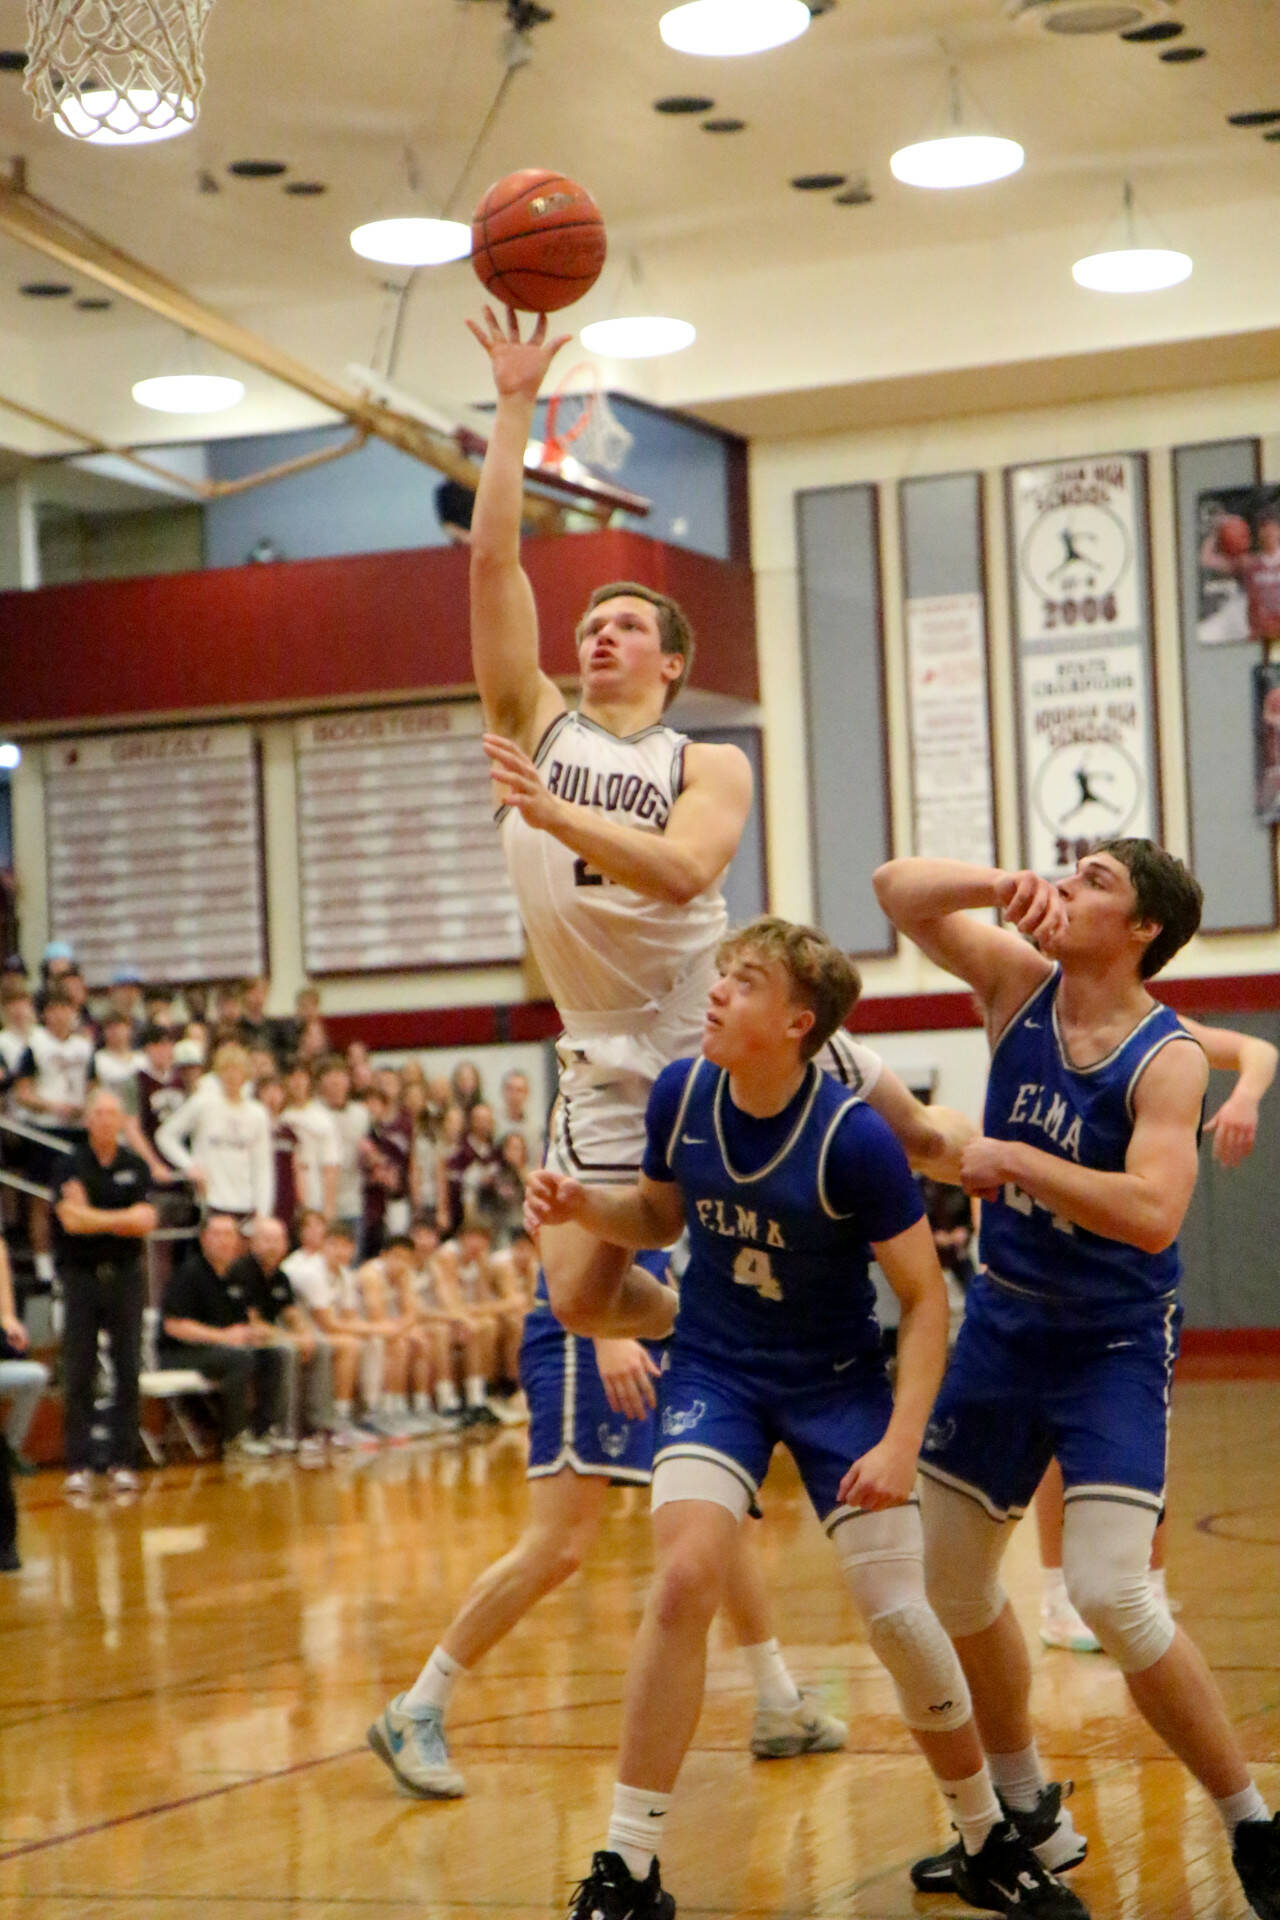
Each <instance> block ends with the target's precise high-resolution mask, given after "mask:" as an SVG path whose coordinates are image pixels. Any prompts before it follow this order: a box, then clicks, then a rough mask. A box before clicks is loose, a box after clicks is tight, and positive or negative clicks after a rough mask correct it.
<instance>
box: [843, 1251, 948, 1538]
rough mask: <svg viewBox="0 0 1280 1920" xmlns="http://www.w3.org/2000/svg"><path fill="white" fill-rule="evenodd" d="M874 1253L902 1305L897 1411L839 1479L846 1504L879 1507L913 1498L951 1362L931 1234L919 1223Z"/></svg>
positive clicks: (941, 1282)
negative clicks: (877, 1439) (926, 1432)
mask: <svg viewBox="0 0 1280 1920" xmlns="http://www.w3.org/2000/svg"><path fill="white" fill-rule="evenodd" d="M872 1252H873V1253H874V1254H875V1256H876V1259H877V1260H878V1261H879V1263H880V1270H881V1272H882V1273H883V1274H884V1277H885V1279H886V1280H887V1281H888V1282H889V1285H890V1286H891V1287H892V1288H893V1291H894V1292H895V1293H896V1294H897V1296H898V1299H899V1301H900V1302H901V1304H902V1318H901V1320H900V1321H899V1323H898V1378H897V1383H896V1385H895V1387H894V1395H893V1414H892V1417H891V1418H890V1421H889V1425H888V1427H887V1428H886V1429H885V1435H884V1438H883V1440H881V1441H880V1443H879V1445H878V1446H875V1447H872V1449H871V1451H870V1452H869V1453H864V1454H863V1456H862V1458H861V1459H860V1460H855V1461H854V1463H853V1465H852V1466H851V1467H850V1469H849V1471H848V1473H847V1474H846V1475H845V1477H844V1479H843V1480H842V1481H841V1483H840V1498H841V1499H842V1500H843V1501H844V1503H845V1504H846V1506H850V1507H863V1508H866V1509H869V1510H871V1511H874V1510H875V1509H877V1508H879V1507H892V1506H900V1505H901V1503H902V1502H903V1501H904V1500H907V1499H909V1498H910V1496H911V1490H912V1488H913V1486H914V1485H915V1478H916V1463H917V1461H918V1459H919V1455H920V1447H921V1443H922V1441H923V1440H924V1430H925V1427H926V1425H927V1424H928V1419H929V1414H930V1411H931V1409H932V1407H933V1403H934V1401H935V1400H936V1399H937V1397H938V1388H939V1387H940V1386H941V1384H942V1375H943V1371H944V1369H945V1367H946V1364H947V1321H948V1308H947V1289H946V1282H945V1281H944V1280H943V1277H942V1268H941V1267H940V1266H939V1264H938V1254H937V1250H936V1248H935V1247H934V1244H933V1232H932V1229H931V1228H930V1226H929V1223H928V1221H927V1220H917V1221H916V1223H915V1225H914V1226H911V1227H908V1228H907V1230H906V1232H905V1233H899V1234H895V1235H894V1237H893V1238H892V1239H891V1240H881V1241H877V1242H876V1243H875V1244H874V1245H873V1247H872Z"/></svg>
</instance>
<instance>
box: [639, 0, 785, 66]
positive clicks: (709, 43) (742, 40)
mask: <svg viewBox="0 0 1280 1920" xmlns="http://www.w3.org/2000/svg"><path fill="white" fill-rule="evenodd" d="M812 19H813V15H812V14H811V13H810V11H809V9H808V7H807V6H806V5H805V4H804V0H686V4H685V5H684V6H681V7H672V9H671V10H670V12H669V13H664V14H663V16H662V18H661V20H659V22H658V32H659V33H660V34H661V35H662V38H663V40H664V42H665V43H666V45H667V46H669V47H671V48H673V49H674V51H675V52H676V53H695V54H703V55H706V56H708V57H710V58H714V59H728V58H731V57H734V56H737V55H740V54H746V53H768V52H769V51H770V49H771V48H773V47H784V46H786V44H787V42H788V41H789V40H798V39H799V38H800V35H801V34H802V33H803V32H804V31H805V29H806V28H807V27H808V26H809V25H810V23H811V22H812Z"/></svg>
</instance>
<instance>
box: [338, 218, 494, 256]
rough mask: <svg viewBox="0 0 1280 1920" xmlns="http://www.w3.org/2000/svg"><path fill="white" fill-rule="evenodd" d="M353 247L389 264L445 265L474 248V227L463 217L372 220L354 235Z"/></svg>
mask: <svg viewBox="0 0 1280 1920" xmlns="http://www.w3.org/2000/svg"><path fill="white" fill-rule="evenodd" d="M351 247H352V251H353V252H355V253H358V254H359V255H360V257H361V258H362V259H364V260H378V261H381V262H382V264H383V265H384V266H388V267H443V266H446V265H447V264H448V263H449V261H451V260H465V259H466V258H467V256H468V254H469V253H470V252H471V229H470V227H468V226H465V225H464V224H463V222H462V221H461V220H428V219H425V218H423V217H422V216H421V215H417V214H412V215H409V216H407V217H406V218H403V219H395V220H369V221H366V223H365V225H364V226H362V227H357V228H356V229H355V231H354V232H353V233H352V235H351Z"/></svg>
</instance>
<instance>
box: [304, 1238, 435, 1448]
mask: <svg viewBox="0 0 1280 1920" xmlns="http://www.w3.org/2000/svg"><path fill="white" fill-rule="evenodd" d="M354 1250H355V1237H354V1235H353V1234H352V1233H351V1231H350V1229H349V1228H348V1227H347V1226H346V1225H345V1223H344V1222H342V1221H335V1222H334V1223H333V1224H332V1225H331V1226H330V1227H329V1228H328V1230H327V1232H326V1234H325V1242H324V1256H325V1262H326V1266H327V1268H328V1277H329V1282H330V1285H331V1288H332V1292H331V1296H330V1298H331V1304H330V1305H329V1306H328V1307H327V1308H325V1309H323V1310H322V1309H321V1308H320V1307H319V1306H318V1305H314V1304H313V1305H312V1306H311V1312H312V1314H313V1317H314V1318H315V1321H316V1324H317V1326H318V1327H319V1328H320V1329H321V1331H322V1332H323V1333H324V1334H325V1335H326V1337H334V1336H337V1335H345V1336H346V1337H348V1338H349V1339H353V1340H355V1341H357V1342H358V1343H359V1361H358V1377H359V1384H360V1396H361V1399H362V1400H363V1402H364V1409H365V1411H364V1418H363V1419H362V1420H361V1422H360V1429H361V1430H362V1431H364V1432H366V1433H369V1434H372V1435H374V1436H375V1437H376V1438H377V1439H381V1440H395V1441H400V1440H406V1439H408V1438H409V1431H408V1422H407V1407H408V1402H407V1400H406V1398H405V1395H406V1392H407V1385H408V1378H409V1336H410V1333H411V1332H412V1330H413V1326H414V1322H415V1320H416V1318H417V1315H416V1310H415V1307H414V1303H413V1300H412V1297H411V1295H410V1293H409V1290H408V1289H407V1288H403V1287H402V1286H401V1285H400V1284H399V1280H398V1275H397V1274H396V1272H395V1270H394V1269H393V1270H392V1271H391V1272H388V1270H387V1269H386V1268H385V1267H384V1266H383V1265H382V1263H381V1261H379V1260H371V1261H368V1262H366V1263H365V1265H364V1266H362V1267H361V1268H360V1270H359V1272H358V1273H352V1272H351V1270H350V1260H351V1256H352V1253H353V1252H354ZM339 1259H340V1260H341V1261H342V1263H343V1264H342V1266H341V1267H340V1268H338V1267H337V1265H336V1262H337V1260H339ZM335 1411H336V1412H337V1414H338V1418H339V1421H340V1422H341V1420H342V1417H343V1416H342V1408H341V1406H339V1405H337V1404H335Z"/></svg>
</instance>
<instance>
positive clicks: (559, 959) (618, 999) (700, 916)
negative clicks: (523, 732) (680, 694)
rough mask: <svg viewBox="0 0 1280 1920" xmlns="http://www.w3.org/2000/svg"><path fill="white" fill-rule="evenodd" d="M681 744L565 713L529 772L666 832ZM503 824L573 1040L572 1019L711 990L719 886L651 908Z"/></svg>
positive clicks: (649, 731) (552, 788)
mask: <svg viewBox="0 0 1280 1920" xmlns="http://www.w3.org/2000/svg"><path fill="white" fill-rule="evenodd" d="M687 744H688V742H687V740H686V738H685V736H684V735H683V734H680V733H677V732H675V730H674V729H673V728H671V727H667V726H662V725H661V724H659V725H656V726H652V727H645V728H644V729H643V730H642V731H641V732H640V733H635V734H629V735H627V736H626V737H625V738H622V737H619V736H618V735H616V734H612V733H609V732H608V731H607V730H606V729H605V728H604V727H600V726H597V725H596V723H595V722H594V721H593V720H588V719H586V718H585V717H584V716H583V715H582V714H580V713H576V712H575V713H562V714H560V715H559V716H558V718H557V719H555V720H554V721H553V722H552V723H551V725H550V726H549V727H548V728H547V731H546V732H545V733H544V734H543V736H542V739H541V741H540V742H539V745H538V748H537V751H536V752H535V754H534V763H535V765H536V766H537V767H538V770H539V771H540V773H541V775H542V778H543V780H544V781H545V782H546V785H547V789H548V791H549V792H551V793H553V794H555V795H557V797H558V798H560V799H562V800H566V801H570V802H573V803H575V804H576V805H578V806H583V807H589V808H590V809H591V810H592V812H593V813H599V814H600V815H602V816H603V817H604V818H605V819H607V820H616V821H617V822H618V823H619V825H621V826H628V827H637V828H639V829H640V830H641V832H644V833H661V832H662V831H663V829H664V828H665V826H666V824H667V821H668V820H669V819H670V817H671V809H672V807H673V806H674V805H675V803H676V800H677V798H678V797H679V794H680V790H681V786H682V785H683V778H684V754H685V748H686V746H687ZM498 821H499V824H500V828H501V833H502V847H503V852H504V854H505V856H506V862H507V869H508V872H509V873H510V875H511V883H512V886H513V887H514V889H515V894H516V899H517V901H518V902H519V906H520V917H521V919H522V920H523V922H524V927H525V932H526V933H527V935H528V938H529V944H530V946H531V947H532V949H533V953H534V957H535V959H536V960H537V962H538V966H539V968H540V969H541V971H542V975H543V978H544V979H545V980H546V982H547V985H548V987H549V988H550V989H551V997H552V999H553V1000H554V1001H555V1003H556V1006H557V1007H558V1008H559V1009H560V1012H561V1014H562V1015H563V1017H564V1020H565V1024H566V1026H567V1027H568V1028H569V1029H570V1031H572V1027H573V1014H574V1013H575V1012H578V1013H584V1014H587V1013H589V1014H593V1015H599V1014H608V1013H615V1012H616V1013H618V1014H619V1015H622V1016H626V1015H627V1014H630V1013H635V1014H638V1013H640V1012H641V1011H642V1010H643V1009H646V1008H653V1007H661V1006H662V1005H663V1003H664V1002H665V1001H666V1000H667V999H668V997H669V996H670V995H671V994H672V993H673V991H674V990H675V989H676V987H677V986H679V987H681V988H682V989H683V988H684V987H686V986H695V987H696V985H697V984H699V982H698V978H697V977H698V976H699V975H703V976H705V979H704V980H703V981H702V982H701V984H704V985H705V986H706V987H710V985H711V981H712V979H713V978H714V968H713V962H714V956H715V950H716V947H717V945H718V943H719V941H720V939H721V937H722V936H723V934H724V931H725V927H726V925H727V914H726V910H725V904H724V898H723V895H722V894H721V891H720V885H719V882H718V881H716V882H713V884H712V885H711V886H709V887H708V888H706V890H705V891H704V892H702V893H700V894H698V895H697V897H696V898H695V899H693V900H690V901H687V902H686V903H684V904H683V905H677V904H676V903H674V902H672V901H666V900H652V899H650V898H649V897H648V896H647V895H645V894H643V893H636V892H635V891H634V890H633V889H632V888H630V887H624V886H619V885H617V884H616V883H615V882H614V881H612V880H606V879H605V877H604V875H603V874H602V873H597V872H594V871H593V870H592V868H591V867H590V866H589V865H588V863H587V862H586V861H585V860H581V859H579V858H578V857H577V856H576V855H575V854H574V853H572V852H570V850H569V848H568V847H566V846H563V845H562V844H561V843H560V841H559V840H556V839H554V838H553V837H552V835H551V834H549V833H543V832H541V831H540V830H539V829H537V828H534V827H530V826H527V825H526V824H525V821H524V819H523V818H522V816H521V814H520V812H519V810H518V809H517V808H515V807H503V808H501V809H500V810H499V813H498ZM694 1043H695V1044H696V1037H695V1040H694Z"/></svg>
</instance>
